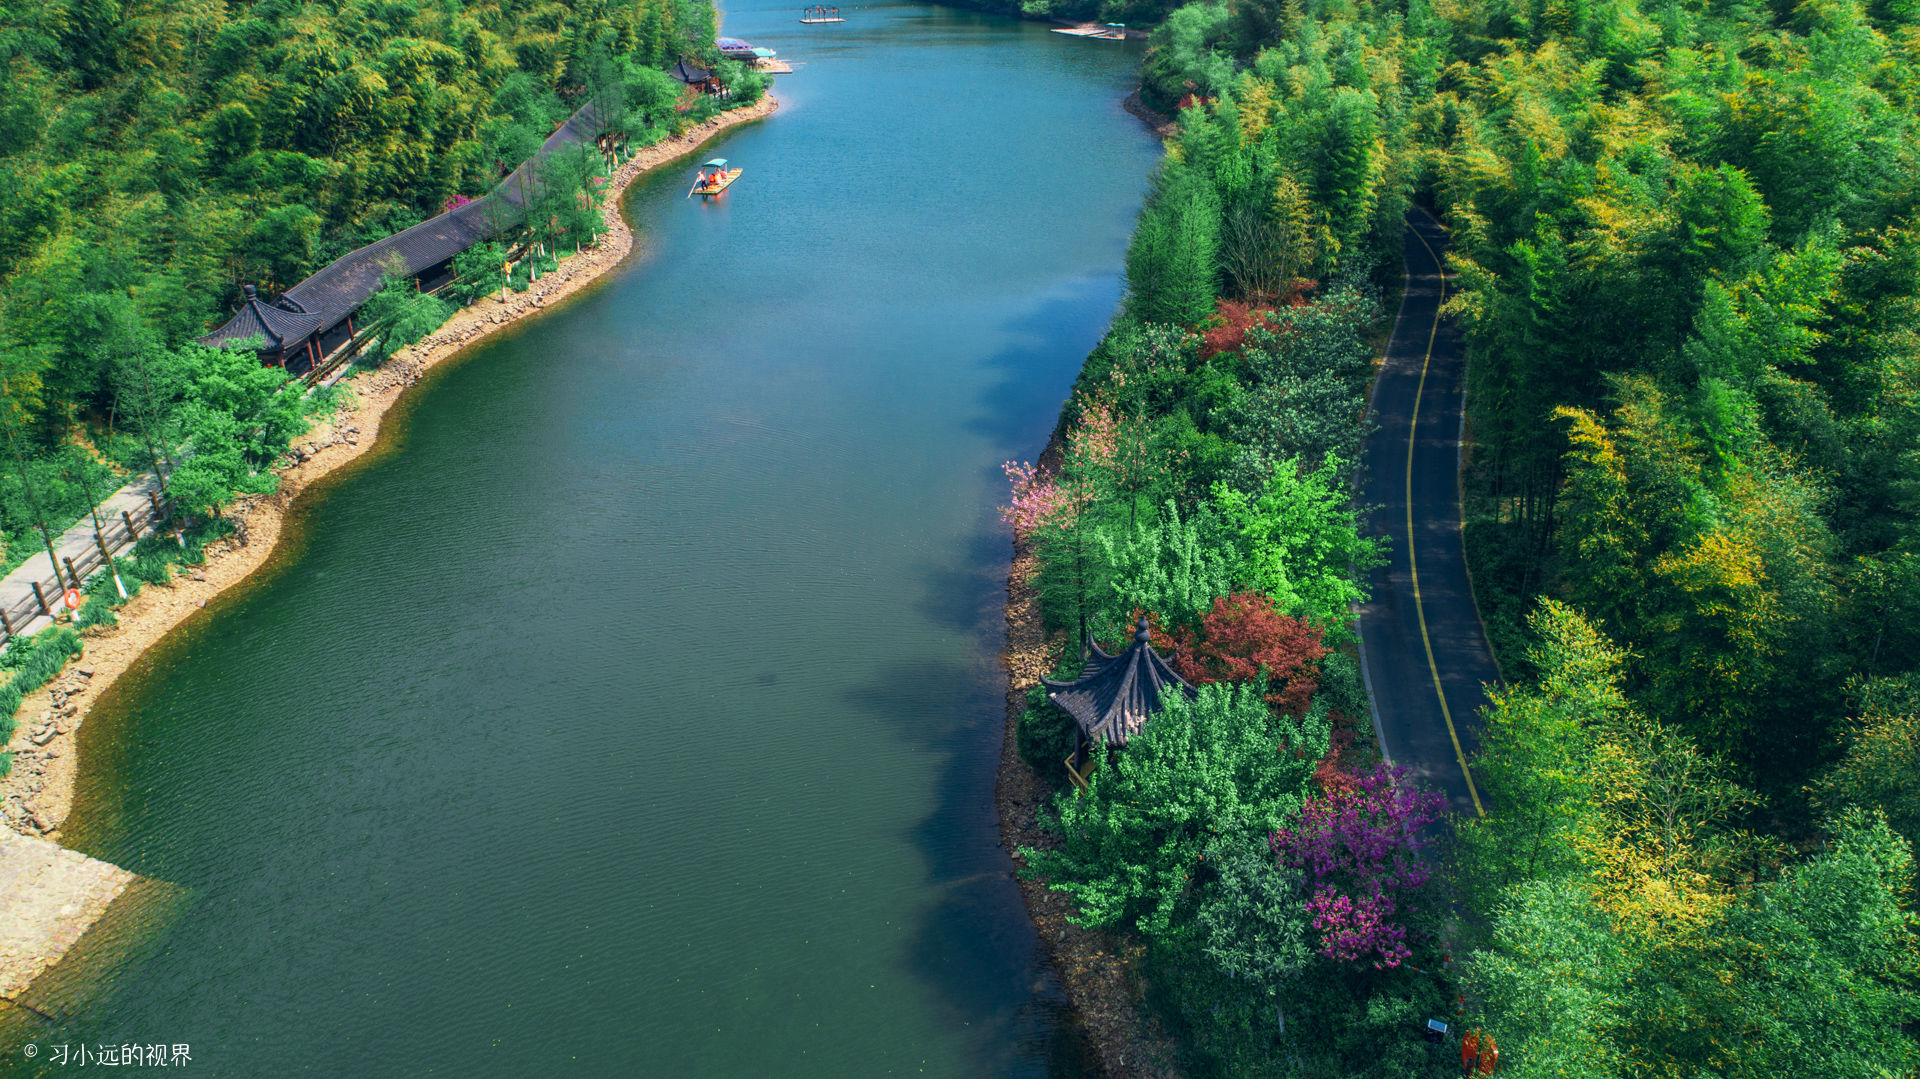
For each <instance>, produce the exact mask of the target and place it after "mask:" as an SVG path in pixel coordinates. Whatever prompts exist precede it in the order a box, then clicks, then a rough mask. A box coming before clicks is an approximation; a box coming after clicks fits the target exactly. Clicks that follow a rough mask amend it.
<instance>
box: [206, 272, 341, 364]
mask: <svg viewBox="0 0 1920 1079" xmlns="http://www.w3.org/2000/svg"><path fill="white" fill-rule="evenodd" d="M242 292H243V296H244V298H243V299H242V300H241V302H240V310H238V311H236V312H234V315H233V318H231V319H229V320H228V322H227V324H226V325H224V326H222V327H220V328H219V329H217V330H215V331H213V332H212V333H210V334H208V335H207V336H205V337H202V338H201V339H200V343H201V344H204V345H224V344H227V343H228V342H231V341H245V340H249V339H255V338H257V339H259V340H262V341H264V342H265V344H264V345H263V346H261V347H260V358H261V359H262V360H263V361H265V362H268V363H277V364H279V365H280V366H281V367H285V366H286V365H287V356H288V353H289V352H292V353H294V354H296V355H297V354H300V353H306V354H307V355H308V357H309V359H312V358H314V357H313V356H312V349H313V337H314V334H315V333H317V332H318V331H319V330H320V326H321V321H322V319H321V316H319V315H315V314H312V313H310V312H309V311H307V310H306V309H305V308H304V307H301V306H300V305H299V304H298V303H296V302H294V301H292V300H289V299H288V298H287V297H285V296H282V297H281V298H280V299H279V300H277V301H275V302H273V303H268V302H266V301H265V300H262V299H261V298H260V296H259V293H258V292H256V291H255V290H254V287H253V286H252V285H248V286H247V287H246V288H245V289H243V290H242Z"/></svg>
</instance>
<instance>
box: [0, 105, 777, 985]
mask: <svg viewBox="0 0 1920 1079" xmlns="http://www.w3.org/2000/svg"><path fill="white" fill-rule="evenodd" d="M778 108H779V102H778V100H776V99H775V98H774V96H773V95H772V94H771V93H768V94H767V95H765V96H764V97H762V98H761V99H760V100H759V101H757V102H755V103H754V104H752V105H749V106H746V107H744V108H740V109H734V110H732V111H729V112H724V113H721V114H720V115H719V116H716V117H714V118H712V119H710V120H708V121H706V122H705V123H702V124H700V125H698V126H696V127H692V128H689V129H688V130H687V131H686V132H684V133H682V134H680V135H678V136H674V137H670V138H667V139H663V140H661V141H660V142H657V143H654V144H653V145H652V146H647V147H643V148H641V150H640V151H639V152H638V153H636V154H635V155H634V156H633V158H632V159H631V160H629V161H627V162H626V163H625V164H623V165H621V166H620V167H619V168H617V169H615V170H614V173H613V176H612V178H611V181H610V182H609V184H608V198H607V200H606V203H605V204H604V205H603V206H602V207H601V216H602V218H603V220H604V223H605V225H606V227H607V231H606V233H605V234H604V235H603V236H602V238H601V239H600V241H599V242H598V243H596V244H595V245H594V246H592V247H589V248H582V249H581V251H580V253H579V254H578V255H574V256H570V257H568V258H566V259H563V260H562V261H561V264H560V266H559V268H558V269H556V270H554V271H553V272H552V273H550V274H548V275H546V276H545V277H543V278H542V279H541V280H540V281H538V282H536V283H534V285H533V286H532V287H531V288H529V289H528V290H527V291H526V292H518V293H510V294H509V298H508V299H507V301H506V302H505V303H502V302H501V301H500V299H499V294H498V293H493V294H490V295H489V296H487V297H484V298H482V299H480V300H478V301H476V302H475V303H473V304H470V305H469V306H467V307H463V308H461V309H460V310H458V311H456V312H455V313H454V315H453V317H452V318H450V319H448V320H447V322H446V323H445V324H444V325H442V326H441V327H440V328H439V329H437V330H435V331H433V332H432V333H430V334H428V335H427V336H426V337H424V338H422V339H421V340H420V341H419V342H418V343H416V344H414V345H410V346H408V347H407V348H404V349H401V350H399V351H398V352H396V353H394V355H393V356H391V357H390V358H388V360H387V362H386V363H384V364H382V365H381V366H380V367H378V368H375V369H373V370H371V371H368V372H366V373H365V374H364V375H362V376H361V377H359V378H357V379H355V380H353V381H352V382H349V383H345V385H346V386H347V388H348V389H349V390H350V391H351V392H352V393H353V396H354V398H355V400H354V404H353V407H352V408H351V409H344V410H342V411H340V412H338V413H336V414H335V415H334V416H333V417H332V418H331V419H330V420H326V421H324V422H321V423H317V424H315V425H314V427H313V428H312V429H311V430H309V431H308V432H307V433H306V434H305V435H303V436H301V437H300V438H299V439H297V440H296V441H295V442H294V444H293V446H292V447H291V449H290V450H289V456H290V458H291V461H290V463H289V464H287V465H285V466H284V467H282V468H279V469H277V472H278V474H279V476H280V487H279V489H278V490H277V491H275V492H274V493H273V494H271V495H262V496H250V497H247V498H241V499H236V500H235V501H234V503H233V504H232V505H231V506H230V507H228V509H227V512H226V516H227V518H228V519H229V520H232V521H233V522H234V524H235V526H236V531H235V533H234V534H233V535H231V536H228V537H226V538H224V539H221V540H219V541H217V542H215V543H211V544H209V545H208V546H207V548H206V556H207V557H206V561H205V562H204V563H203V564H201V565H198V566H183V567H181V570H182V571H183V572H181V573H180V575H179V576H176V577H175V578H174V579H173V580H171V581H169V582H167V583H166V584H159V585H147V586H146V587H144V588H142V589H141V590H140V593H139V595H137V596H135V597H134V598H133V599H131V600H129V601H127V603H126V604H124V605H123V606H121V607H120V608H119V609H118V610H117V611H116V612H115V614H116V615H117V616H118V618H119V622H118V624H116V625H113V626H103V627H94V628H91V629H88V630H85V631H83V633H82V637H83V639H84V641H85V648H84V650H83V651H82V652H81V654H80V655H79V656H76V657H74V658H73V659H72V660H69V661H68V664H67V666H66V667H65V668H63V669H62V671H61V673H59V674H57V675H55V676H54V677H53V678H50V679H48V680H47V683H46V684H45V685H43V686H41V687H40V688H39V689H37V690H35V691H34V692H32V693H30V694H28V695H27V697H26V699H25V700H23V701H22V702H21V704H20V709H19V711H18V712H17V713H16V715H17V716H18V717H19V720H20V723H19V726H18V727H17V728H16V729H15V731H14V735H13V738H12V739H11V741H10V743H9V744H8V745H7V746H6V747H5V748H7V749H10V750H12V751H13V752H14V754H15V756H14V767H13V771H12V772H11V773H10V774H9V775H8V776H7V777H6V778H5V779H0V803H10V802H17V803H18V804H19V805H21V806H22V807H23V808H24V809H25V813H24V814H23V815H22V817H23V819H17V818H16V817H15V816H14V815H13V814H12V813H10V812H9V813H7V814H5V815H4V823H5V824H6V825H7V826H8V827H9V828H11V829H12V830H14V831H16V832H19V833H21V834H23V835H28V836H35V837H40V836H44V837H46V838H49V839H52V840H55V841H56V842H57V841H58V840H59V839H60V833H61V829H62V828H63V827H64V826H65V825H66V822H67V819H68V817H69V816H71V814H72V812H73V794H74V784H75V781H76V779H77V777H78V774H79V753H78V751H77V743H78V733H79V731H80V729H81V727H82V726H83V725H84V723H85V721H86V718H87V716H88V714H89V713H90V712H91V710H92V706H93V703H94V702H96V701H98V700H100V699H101V697H102V696H104V695H105V693H106V691H107V690H108V689H110V688H111V687H112V686H113V684H114V683H115V682H116V681H117V680H118V679H119V678H120V677H121V676H122V675H124V674H126V673H127V672H128V671H129V670H131V669H132V668H133V667H134V666H135V665H136V663H137V662H138V661H139V660H140V658H141V657H142V656H144V655H145V654H146V653H147V652H148V651H149V650H150V649H151V648H153V646H155V645H157V644H159V643H160V642H161V641H162V640H163V639H165V638H166V637H167V636H169V635H170V634H171V633H172V632H173V631H174V630H175V629H177V628H179V627H180V626H181V625H182V624H184V623H185V622H186V621H187V620H188V619H189V618H191V617H192V616H193V615H194V614H195V613H197V612H199V611H201V610H204V609H205V608H206V607H207V605H208V602H209V601H210V600H212V599H213V598H214V597H216V596H218V595H220V594H221V593H223V592H225V591H226V590H227V589H229V588H231V587H233V586H234V585H237V584H239V583H240V582H242V581H244V580H246V579H248V578H249V577H251V576H253V575H254V573H256V572H257V571H259V570H260V569H261V568H262V567H264V566H266V565H268V564H269V563H270V562H271V561H273V559H274V556H275V555H276V554H277V553H278V552H279V551H280V550H281V547H282V544H281V540H282V538H283V537H284V536H285V535H286V528H285V525H286V522H287V518H288V516H289V515H290V513H291V512H292V511H293V509H294V505H295V503H296V502H298V501H299V499H300V497H301V496H302V495H303V494H305V493H306V492H307V491H308V490H310V489H312V488H314V487H315V486H316V485H321V481H322V480H324V479H328V478H332V477H338V476H343V473H344V470H346V469H347V468H348V467H349V466H352V465H355V464H357V463H361V462H370V461H372V460H373V459H374V458H375V457H376V456H377V455H376V454H375V453H374V451H375V450H376V449H380V450H385V449H388V448H391V446H392V445H393V440H392V439H391V438H386V437H383V436H387V435H390V434H391V433H392V431H393V428H386V427H383V425H382V422H381V421H382V420H383V419H384V418H385V417H386V416H387V414H388V413H389V412H391V411H392V410H393V409H394V407H395V406H396V405H398V404H400V402H402V401H403V400H406V399H407V398H408V396H409V394H408V390H409V389H411V388H412V387H413V386H415V385H416V384H418V383H419V382H420V381H421V379H422V377H423V376H425V375H426V373H427V372H428V371H431V370H435V369H444V368H445V367H446V366H448V364H447V361H449V360H451V359H453V358H455V357H457V356H460V355H462V354H464V353H466V352H467V349H468V346H469V345H473V344H476V343H478V342H480V341H482V340H484V339H486V338H488V337H490V336H492V335H494V334H496V333H498V332H500V331H502V330H505V329H507V328H508V327H510V326H518V325H522V324H524V322H525V321H526V320H527V319H528V318H530V317H532V316H534V315H537V314H539V313H542V312H545V311H548V310H552V309H554V308H555V307H557V306H559V305H560V303H561V301H563V300H566V299H569V298H571V297H574V296H576V295H578V294H579V293H581V292H582V291H584V290H585V289H587V288H588V287H589V286H591V285H593V284H595V283H596V282H598V281H599V280H601V279H602V278H603V277H604V276H605V275H606V273H607V272H608V271H610V270H612V269H614V268H616V267H618V266H619V265H621V264H622V263H624V262H625V261H626V260H627V258H628V256H629V255H631V254H632V253H633V250H634V246H635V243H634V235H633V230H632V229H631V228H630V227H629V226H628V225H627V223H626V220H625V214H624V208H625V197H626V194H627V191H628V189H629V188H630V187H631V186H632V184H633V182H634V181H635V180H637V179H639V178H640V177H641V176H642V175H645V174H646V173H648V172H650V171H651V170H653V169H654V168H657V167H658V166H660V165H664V164H668V163H670V162H672V161H674V160H676V159H678V158H681V157H685V156H687V155H688V154H691V153H693V152H694V151H696V150H698V149H699V148H700V146H702V145H703V144H705V143H706V142H708V141H709V140H711V139H712V138H713V137H714V136H715V135H718V134H720V133H721V132H722V131H725V130H727V129H729V128H732V127H736V126H738V125H740V124H744V123H748V122H750V121H753V120H759V119H763V118H765V117H767V116H769V115H771V114H772V113H773V112H774V111H775V110H776V109H778ZM48 720H51V721H52V722H53V723H54V724H55V725H56V729H57V731H58V733H57V734H56V735H55V736H54V738H53V739H52V740H51V741H50V742H48V743H47V744H45V745H44V746H37V745H34V744H33V742H32V740H31V738H30V731H31V729H32V728H35V727H39V726H42V725H43V723H44V722H45V721H48ZM89 920H91V919H89ZM83 928H84V927H83ZM78 935H79V934H78V933H77V932H76V933H75V934H74V936H76V937H77V936H78ZM49 965H50V964H49Z"/></svg>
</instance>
